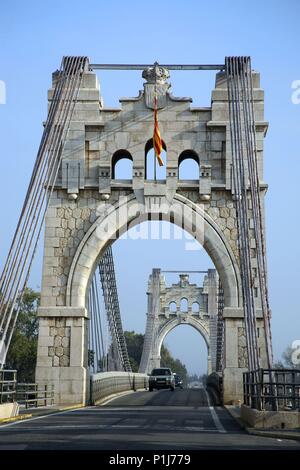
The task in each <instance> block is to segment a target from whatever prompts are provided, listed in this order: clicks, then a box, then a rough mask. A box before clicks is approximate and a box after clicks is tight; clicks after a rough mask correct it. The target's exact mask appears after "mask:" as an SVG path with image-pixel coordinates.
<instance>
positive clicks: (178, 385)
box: [174, 374, 183, 388]
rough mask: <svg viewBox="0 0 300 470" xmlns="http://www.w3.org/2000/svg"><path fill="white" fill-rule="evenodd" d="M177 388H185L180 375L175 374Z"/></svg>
mask: <svg viewBox="0 0 300 470" xmlns="http://www.w3.org/2000/svg"><path fill="white" fill-rule="evenodd" d="M174 379H175V387H179V388H183V381H182V378H181V377H180V375H178V374H174Z"/></svg>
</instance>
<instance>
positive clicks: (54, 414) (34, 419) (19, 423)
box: [0, 407, 90, 432]
mask: <svg viewBox="0 0 300 470" xmlns="http://www.w3.org/2000/svg"><path fill="white" fill-rule="evenodd" d="M89 408H90V407H89ZM87 409H88V408H74V409H73V410H66V411H57V412H56V413H49V414H46V415H43V416H35V417H33V418H26V419H24V420H17V421H14V422H13V423H7V424H1V425H0V432H1V430H2V429H4V428H8V427H11V426H16V425H22V424H25V423H29V422H30V421H36V420H37V419H45V418H50V417H52V416H56V415H65V414H67V413H73V412H74V411H79V410H87Z"/></svg>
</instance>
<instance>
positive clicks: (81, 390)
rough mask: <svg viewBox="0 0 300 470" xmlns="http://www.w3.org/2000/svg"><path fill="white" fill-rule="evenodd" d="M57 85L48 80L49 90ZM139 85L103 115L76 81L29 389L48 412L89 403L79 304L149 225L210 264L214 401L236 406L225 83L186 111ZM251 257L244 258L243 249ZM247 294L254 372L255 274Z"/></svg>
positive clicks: (153, 77)
mask: <svg viewBox="0 0 300 470" xmlns="http://www.w3.org/2000/svg"><path fill="white" fill-rule="evenodd" d="M197 73H200V72H197ZM57 78H58V73H57V72H56V73H54V74H53V85H54V84H55V83H56V81H57ZM143 78H144V79H145V83H144V86H143V90H142V91H140V92H139V94H138V96H136V97H132V98H130V97H129V98H121V99H120V107H118V108H110V107H106V106H105V105H104V102H103V98H102V96H101V95H100V87H99V83H98V80H97V76H96V74H95V73H94V72H93V71H86V72H85V73H84V75H83V80H82V84H81V87H80V90H79V94H78V96H77V101H76V104H75V108H74V112H73V115H72V119H71V122H70V126H69V131H68V135H67V140H66V143H65V146H64V148H63V149H62V165H61V170H60V174H59V177H58V180H57V181H56V186H55V188H54V191H53V194H52V196H51V199H50V204H49V208H48V211H47V215H46V224H45V242H44V258H43V278H42V289H41V305H40V308H39V312H38V316H39V339H38V355H37V369H36V380H37V381H38V382H49V383H52V384H54V386H55V391H56V401H57V403H71V404H73V403H85V401H86V397H87V396H88V384H89V377H88V366H87V349H88V346H87V345H88V343H87V331H88V328H87V326H88V322H89V313H88V311H87V298H88V291H89V286H90V282H91V279H92V277H93V275H94V272H95V269H96V267H97V265H98V262H99V259H100V258H101V256H102V254H103V252H104V250H105V249H106V248H107V246H108V245H110V244H112V243H113V242H114V240H116V239H117V238H118V237H120V236H121V234H122V233H124V232H126V231H127V230H128V229H129V228H131V227H133V226H134V225H137V224H139V223H141V222H143V221H145V220H149V219H152V220H153V219H156V220H165V221H169V222H171V223H174V224H176V225H178V226H179V227H181V228H184V229H185V230H186V231H187V232H189V233H190V234H191V235H192V236H193V237H194V238H195V240H197V241H198V242H199V243H200V244H201V245H202V246H203V248H204V249H205V250H206V252H207V253H208V255H209V256H210V257H211V259H212V262H213V263H214V266H215V268H216V270H217V272H218V275H219V278H220V281H221V284H222V287H223V289H224V312H223V318H224V361H223V366H224V368H223V390H224V402H225V403H228V402H230V401H231V400H234V399H237V398H241V397H242V393H243V390H242V373H243V371H245V370H246V367H247V362H246V359H245V357H246V343H245V335H244V322H243V318H244V308H243V300H242V295H241V294H242V288H241V276H240V269H239V255H238V247H237V227H236V213H235V208H234V201H233V197H232V195H233V188H232V172H231V162H232V160H231V158H232V157H231V147H230V131H229V116H228V93H227V81H226V76H225V73H224V72H219V73H217V75H216V81H215V88H214V89H213V90H212V95H211V106H210V107H206V108H204V107H193V106H192V105H191V101H192V99H191V98H188V97H182V98H180V97H174V96H173V95H172V93H171V91H170V84H169V82H168V80H169V73H168V71H167V70H166V69H164V68H162V67H159V66H158V65H155V66H154V67H150V68H147V69H146V70H145V71H144V73H143ZM252 79H253V86H254V90H253V93H254V109H255V120H256V122H255V125H256V139H257V146H258V162H259V179H260V192H261V199H262V201H263V198H264V194H265V191H266V188H267V186H266V184H265V183H264V180H263V138H264V135H265V132H266V129H267V123H266V122H265V121H264V111H263V108H264V96H263V90H261V88H260V79H259V74H258V73H256V72H253V73H252ZM155 86H156V88H157V94H158V108H159V110H158V119H159V126H160V132H161V136H162V139H163V142H164V148H165V150H166V155H165V157H164V158H165V162H164V167H163V169H164V170H165V175H164V177H163V178H162V179H161V180H159V181H155V180H153V179H151V178H152V175H149V174H148V175H147V171H146V168H147V161H148V158H149V152H150V150H151V148H152V135H153V93H154V87H155ZM52 98H53V87H52V88H51V89H50V91H49V94H48V99H49V101H51V100H52ZM123 159H125V160H126V162H127V163H129V164H130V165H131V175H130V177H129V178H128V179H118V178H117V173H116V168H117V165H118V164H119V163H120V161H122V160H123ZM187 159H191V160H193V162H195V164H196V165H197V174H196V176H195V179H193V180H185V179H182V178H181V176H180V168H181V165H183V164H184V162H185V161H186V160H187ZM250 224H252V225H253V220H250ZM251 249H252V251H253V253H255V240H254V238H253V239H251ZM254 258H255V257H254ZM253 283H254V286H255V287H256V291H257V299H256V302H257V316H258V319H257V326H258V328H259V341H260V354H261V358H262V366H263V365H264V356H265V343H264V334H263V320H262V316H261V313H260V312H261V310H260V304H259V298H260V296H259V285H258V279H257V266H255V265H254V263H253ZM154 298H155V296H154ZM157 309H158V307H157ZM155 312H157V314H159V312H160V310H155ZM163 313H164V315H165V313H166V312H165V311H163ZM176 321H177V315H176ZM211 358H212V354H211Z"/></svg>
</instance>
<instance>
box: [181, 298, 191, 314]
mask: <svg viewBox="0 0 300 470" xmlns="http://www.w3.org/2000/svg"><path fill="white" fill-rule="evenodd" d="M188 309H189V304H188V300H187V299H185V298H183V299H181V301H180V311H181V312H183V313H187V312H188Z"/></svg>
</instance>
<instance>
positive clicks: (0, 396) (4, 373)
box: [0, 369, 17, 405]
mask: <svg viewBox="0 0 300 470" xmlns="http://www.w3.org/2000/svg"><path fill="white" fill-rule="evenodd" d="M16 386H17V371H16V370H4V369H2V370H0V405H1V404H3V403H13V402H15V401H16Z"/></svg>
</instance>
